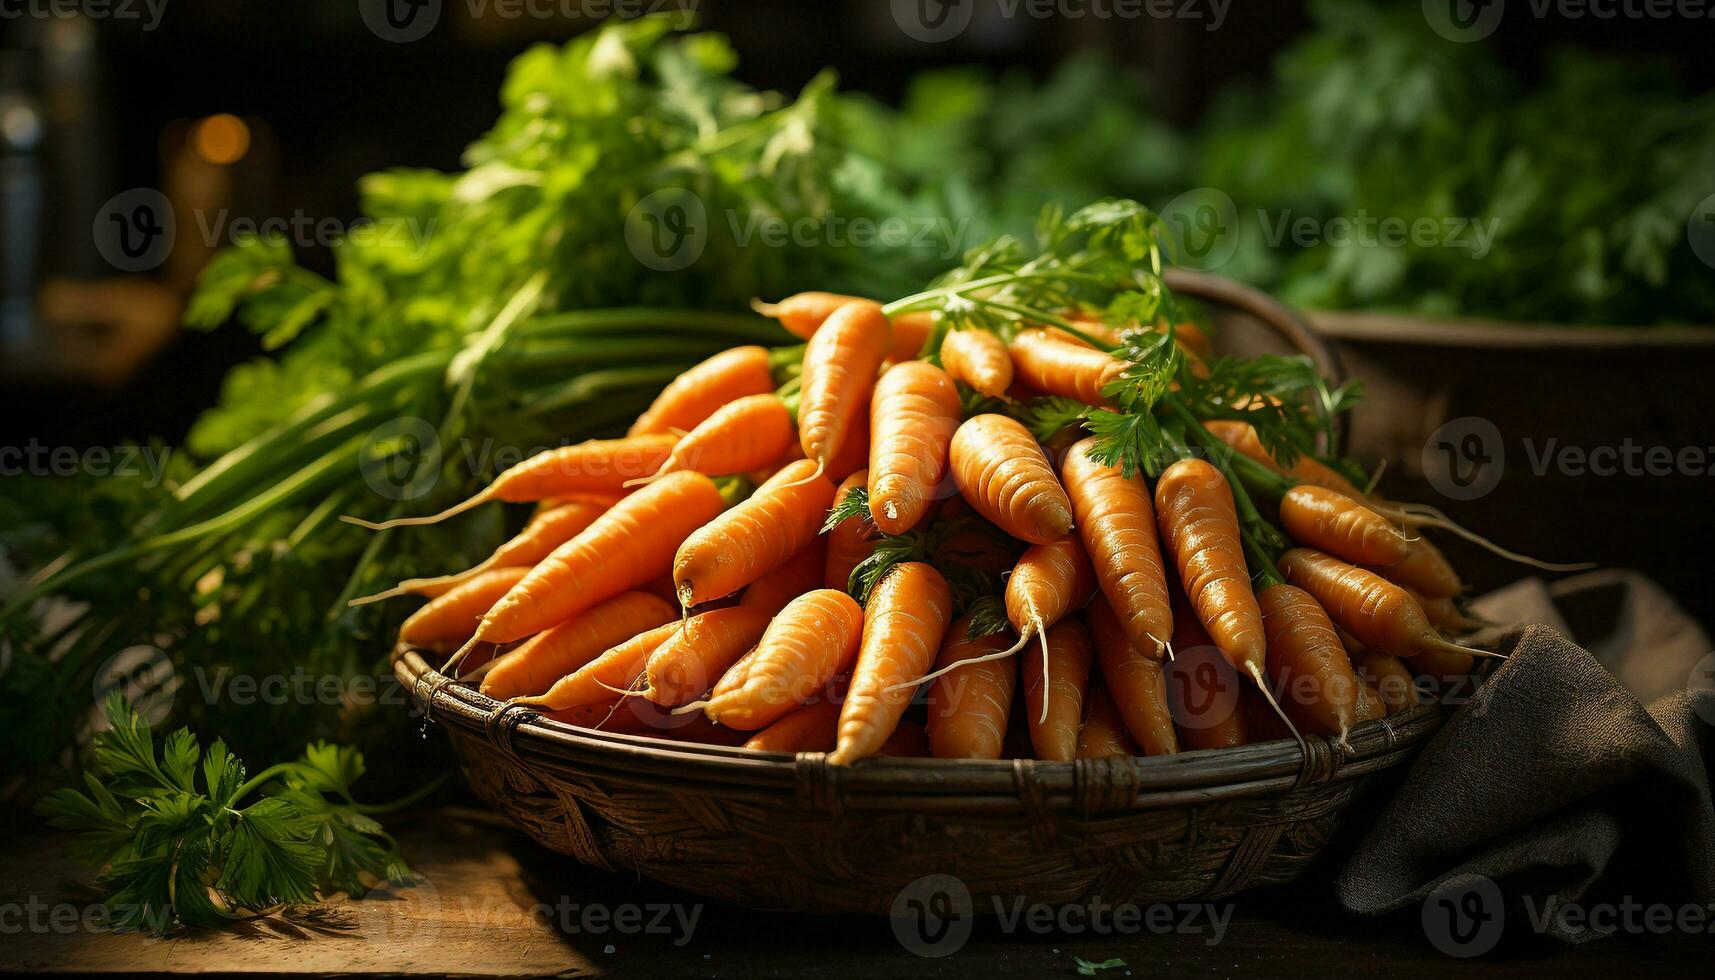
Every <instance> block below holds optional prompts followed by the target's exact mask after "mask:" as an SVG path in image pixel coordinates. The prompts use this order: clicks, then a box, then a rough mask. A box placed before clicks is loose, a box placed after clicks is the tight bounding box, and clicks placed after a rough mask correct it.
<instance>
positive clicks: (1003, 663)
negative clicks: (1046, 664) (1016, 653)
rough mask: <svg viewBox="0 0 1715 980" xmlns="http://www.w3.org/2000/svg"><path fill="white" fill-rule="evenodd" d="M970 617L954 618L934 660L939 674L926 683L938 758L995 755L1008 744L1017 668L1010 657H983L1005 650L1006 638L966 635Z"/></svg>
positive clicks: (932, 738)
mask: <svg viewBox="0 0 1715 980" xmlns="http://www.w3.org/2000/svg"><path fill="white" fill-rule="evenodd" d="M970 622H971V617H970V615H969V614H968V613H967V614H966V615H964V616H961V617H959V618H958V619H957V620H955V621H954V622H953V625H952V627H951V628H950V629H948V630H947V635H946V637H945V638H944V639H943V640H942V643H941V654H940V656H939V657H937V658H936V660H935V672H936V673H940V674H941V676H940V677H938V678H937V679H936V680H935V681H934V683H933V685H931V687H930V688H929V725H928V729H929V747H930V749H931V751H932V753H933V754H934V756H935V758H937V759H998V758H1000V757H1001V751H1002V749H1003V747H1004V745H1005V743H1006V727H1007V719H1008V717H1009V716H1010V715H1011V713H1012V695H1013V689H1014V688H1015V687H1016V686H1017V684H1018V668H1017V667H1016V666H1014V664H1013V663H1012V661H1011V660H1010V659H1008V660H985V659H983V658H984V657H986V656H987V655H989V654H993V653H995V652H997V651H999V650H1002V649H1004V648H1005V647H1006V646H1007V644H1008V642H1009V639H1010V638H1009V637H1008V636H1007V635H1006V634H1005V633H992V634H990V635H988V636H970V635H968V630H969V627H970ZM966 661H975V662H972V663H966ZM943 671H944V672H945V673H942V672H943Z"/></svg>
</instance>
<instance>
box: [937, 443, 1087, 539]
mask: <svg viewBox="0 0 1715 980" xmlns="http://www.w3.org/2000/svg"><path fill="white" fill-rule="evenodd" d="M949 458H950V459H951V461H952V470H953V481H954V483H956V484H957V485H958V487H959V492H960V493H961V494H963V495H964V498H965V500H966V502H968V503H969V504H970V505H971V506H972V507H974V508H976V510H977V512H978V513H980V514H982V515H983V516H984V517H986V518H988V519H989V521H990V522H991V523H993V524H994V525H996V526H997V527H999V528H1000V529H1001V530H1003V531H1005V532H1006V533H1008V534H1010V535H1012V536H1013V537H1015V538H1018V539H1020V540H1023V541H1028V542H1030V543H1032V544H1047V543H1048V542H1050V541H1053V540H1055V539H1057V538H1062V537H1065V536H1066V534H1067V532H1069V531H1071V530H1072V503H1071V501H1069V500H1067V499H1066V491H1065V490H1064V489H1063V488H1062V487H1061V486H1060V481H1059V480H1057V479H1055V477H1054V470H1053V469H1052V468H1050V467H1049V465H1048V457H1047V456H1045V455H1043V452H1042V447H1041V446H1040V445H1038V444H1037V442H1036V439H1035V437H1034V436H1032V435H1031V434H1030V431H1029V430H1028V429H1026V428H1025V427H1024V426H1023V425H1021V424H1019V423H1018V422H1017V421H1016V420H1014V419H1010V418H1007V417H1006V416H1004V415H978V416H976V417H974V418H971V419H969V420H967V421H966V422H965V424H963V425H961V426H959V431H958V432H956V433H954V434H953V443H952V447H951V449H950V452H949Z"/></svg>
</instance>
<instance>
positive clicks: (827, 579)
mask: <svg viewBox="0 0 1715 980" xmlns="http://www.w3.org/2000/svg"><path fill="white" fill-rule="evenodd" d="M868 484H869V471H868V470H859V471H857V472H856V473H853V474H852V475H851V476H848V477H846V479H845V482H844V483H841V484H840V486H839V489H838V490H836V491H834V501H833V506H835V507H838V506H839V505H841V504H843V503H845V501H846V495H847V494H850V493H851V492H852V490H853V489H855V488H858V487H864V486H867V485H868ZM880 537H881V532H879V531H877V530H876V529H875V525H873V524H871V523H870V522H869V521H868V520H867V519H865V518H863V517H848V518H846V519H845V520H843V521H841V522H840V523H838V524H836V525H834V528H833V530H831V531H829V532H828V533H827V538H828V562H827V565H826V566H825V568H824V570H823V575H822V584H823V585H824V586H826V587H828V588H830V589H845V588H847V585H848V582H849V580H850V579H851V574H852V569H854V568H856V567H858V564H859V563H860V562H862V561H863V560H864V559H865V558H868V557H869V556H870V553H871V552H873V551H874V550H875V542H876V540H877V539H878V538H880Z"/></svg>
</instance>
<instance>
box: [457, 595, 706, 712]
mask: <svg viewBox="0 0 1715 980" xmlns="http://www.w3.org/2000/svg"><path fill="white" fill-rule="evenodd" d="M675 612H676V611H675V610H674V609H673V607H672V606H671V605H670V604H668V603H666V602H663V601H661V599H660V598H659V597H657V596H652V595H650V594H649V593H647V592H626V593H623V594H621V595H617V596H614V597H613V598H611V599H609V600H607V601H606V602H603V603H601V604H600V605H598V606H596V607H594V608H593V609H590V610H589V611H587V612H585V613H584V614H583V615H581V616H579V617H577V618H576V619H572V620H568V621H566V622H563V623H561V624H560V625H558V626H555V627H554V628H553V629H550V630H547V631H546V632H543V633H541V634H538V635H537V636H533V637H531V638H530V639H529V640H528V641H526V642H525V643H523V644H521V645H520V646H519V647H518V648H517V649H516V650H513V651H512V652H510V653H507V654H505V655H503V656H501V657H500V658H499V659H498V660H496V661H495V662H494V666H493V667H492V668H490V669H489V671H488V673H486V674H484V675H483V678H482V693H484V694H486V695H488V696H489V697H491V698H494V699H495V700H497V701H504V700H506V699H507V698H514V697H518V696H520V695H531V694H542V693H544V692H545V691H547V690H548V688H549V687H551V686H553V684H554V683H555V682H556V681H558V680H559V679H560V678H562V677H564V676H566V675H567V674H570V673H572V672H573V671H575V670H577V669H578V668H580V667H582V666H584V665H585V664H587V663H589V662H590V661H592V660H594V659H595V658H596V657H597V656H599V655H600V654H601V653H602V652H603V651H605V650H607V649H609V648H610V647H613V646H614V645H616V644H619V643H623V642H625V641H626V640H628V639H630V638H632V637H634V636H636V635H637V634H639V633H642V632H644V631H646V630H651V629H654V628H655V627H657V626H660V625H661V624H663V623H667V622H671V621H672V620H673V618H674V615H675Z"/></svg>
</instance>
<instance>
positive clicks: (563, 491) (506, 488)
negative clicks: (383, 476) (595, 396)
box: [340, 434, 679, 531]
mask: <svg viewBox="0 0 1715 980" xmlns="http://www.w3.org/2000/svg"><path fill="white" fill-rule="evenodd" d="M678 441H679V437H678V436H677V435H672V434H658V435H645V436H630V437H627V438H625V439H592V440H590V441H588V442H580V443H578V444H577V445H575V446H562V447H561V448H559V449H550V450H548V451H547V452H544V453H537V454H536V455H534V456H532V457H530V458H529V459H527V460H525V461H523V462H522V463H519V464H518V465H516V466H513V467H511V468H509V469H507V470H506V472H504V473H502V474H500V475H499V476H497V477H495V478H494V482H493V483H490V484H489V485H488V487H487V488H486V489H484V490H483V491H482V492H480V493H478V494H476V495H475V496H473V497H470V498H468V499H467V500H465V501H464V502H463V503H459V504H454V505H453V506H451V507H449V508H447V509H446V510H443V511H441V512H440V513H439V514H434V515H431V516H428V517H401V518H397V519H395V520H391V521H382V522H380V523H376V522H373V521H365V520H361V519H359V518H356V517H341V518H340V520H342V521H345V522H346V523H348V524H356V525H358V526H359V527H366V528H369V529H370V530H372V531H385V530H387V529H388V528H392V527H409V526H419V525H424V524H437V523H439V522H441V521H444V520H446V519H447V518H449V517H452V516H454V515H457V514H462V513H464V512H465V511H467V510H470V509H471V508H473V507H476V506H478V505H479V504H485V503H488V502H489V501H491V500H501V501H505V502H506V503H511V504H524V503H532V502H534V501H538V500H543V499H545V498H548V497H560V496H565V495H567V494H574V493H601V494H611V493H617V492H620V491H623V490H624V489H625V484H626V483H627V482H628V481H630V480H634V479H636V478H638V477H642V476H648V475H649V474H651V473H654V472H655V471H656V470H658V469H660V468H661V464H662V463H664V462H666V461H667V457H668V455H669V454H671V453H672V451H673V446H674V444H675V443H677V442H678Z"/></svg>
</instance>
